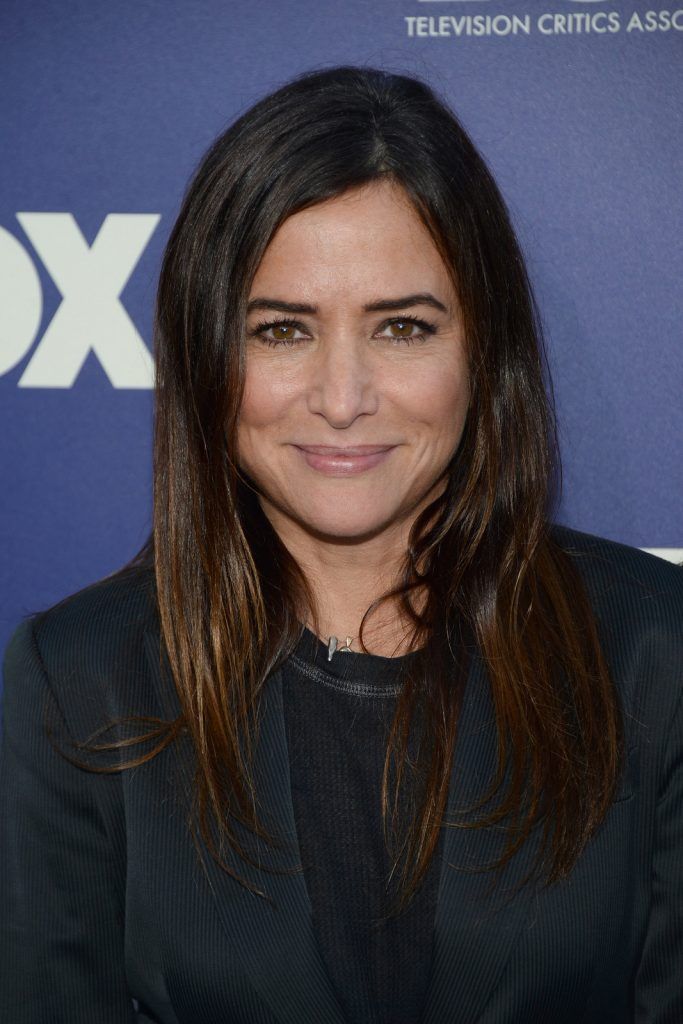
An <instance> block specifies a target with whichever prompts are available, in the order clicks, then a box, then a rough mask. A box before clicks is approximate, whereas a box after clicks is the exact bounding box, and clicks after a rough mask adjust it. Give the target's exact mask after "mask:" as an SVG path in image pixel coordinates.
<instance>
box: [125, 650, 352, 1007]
mask: <svg viewBox="0 0 683 1024" xmlns="http://www.w3.org/2000/svg"><path fill="white" fill-rule="evenodd" d="M145 647H146V651H147V656H148V660H149V663H150V667H151V670H152V675H153V678H154V680H155V682H156V686H157V689H158V691H159V699H160V702H161V705H162V708H163V709H164V713H165V714H167V715H169V716H173V717H175V716H176V715H177V714H178V713H179V710H180V709H179V704H178V700H177V695H176V693H175V687H174V686H173V682H172V678H171V673H170V669H169V668H168V665H167V662H166V663H165V665H164V667H162V668H161V669H160V666H159V647H160V645H159V637H158V635H157V633H156V631H154V630H149V631H147V632H146V633H145ZM254 774H255V782H256V790H257V793H258V794H259V798H260V808H259V812H260V815H261V820H262V821H263V822H264V823H265V825H266V827H267V828H268V829H269V830H272V831H275V832H276V833H277V835H278V836H282V837H284V838H285V840H286V841H287V843H288V845H287V846H286V847H285V848H284V849H281V850H277V849H276V850H272V849H271V848H270V847H268V846H267V845H266V844H265V843H263V842H261V843H260V844H259V846H258V859H259V861H260V863H261V864H263V865H264V866H265V867H266V868H268V867H274V868H277V869H279V870H282V869H283V868H284V869H288V870H289V872H290V873H288V874H284V873H283V874H274V873H270V872H268V871H263V872H262V871H259V870H258V869H257V868H255V867H253V866H252V865H250V864H249V863H248V862H246V861H244V860H242V859H241V858H240V857H239V856H238V855H237V854H236V853H234V852H233V851H232V850H228V851H226V853H225V859H226V861H227V863H228V864H229V865H230V867H231V868H232V869H233V870H235V871H236V872H237V873H238V874H239V875H240V877H242V878H247V879H248V880H249V882H250V883H252V884H254V885H255V886H256V887H257V888H258V889H261V890H263V891H265V892H266V893H267V894H268V896H270V897H271V898H272V900H273V901H274V904H271V903H268V902H267V901H266V900H265V899H264V898H263V897H262V896H257V895H254V894H252V893H250V892H249V891H248V890H247V889H246V888H245V887H244V886H243V885H241V884H240V883H239V882H237V881H236V880H235V879H234V878H231V877H230V876H229V875H228V874H226V873H225V872H224V871H222V870H221V869H220V868H219V867H218V865H217V864H216V862H215V861H214V860H213V858H212V857H211V856H210V854H209V853H208V851H207V850H206V847H205V845H204V843H203V842H202V843H201V849H202V853H203V859H204V863H205V866H206V874H204V872H202V871H199V875H201V877H202V878H203V879H204V884H206V883H207V882H208V888H209V890H210V894H211V898H212V899H213V901H214V904H215V907H216V910H217V913H218V915H219V917H220V920H221V922H222V925H223V929H224V931H225V934H226V937H227V939H228V941H229V943H230V945H231V948H232V949H233V950H234V951H235V952H236V953H237V954H238V955H239V956H240V957H241V960H242V963H243V967H244V970H245V972H246V974H247V975H248V977H249V979H250V981H251V983H252V984H253V985H254V987H255V989H256V990H257V991H258V992H259V994H260V996H261V998H262V999H263V1000H264V1001H265V1002H266V1003H267V1004H268V1006H269V1007H270V1010H271V1012H272V1014H273V1016H274V1017H275V1018H276V1019H277V1020H278V1021H280V1022H281V1024H301V1021H304V1020H321V1021H322V1020H324V1021H325V1022H329V1024H344V1015H343V1012H342V1009H341V1006H340V1005H339V1002H338V1000H337V997H336V994H335V992H334V989H333V986H332V982H331V980H330V978H329V975H328V974H327V972H326V969H325V965H324V962H323V960H322V956H321V953H320V950H319V947H318V945H317V942H316V939H315V934H314V930H313V922H312V912H311V904H310V899H309V896H308V890H307V888H306V883H305V879H304V875H303V872H302V871H301V868H300V862H299V855H298V843H297V839H296V824H295V819H294V809H293V806H292V798H291V791H290V783H289V754H288V749H287V737H286V732H285V720H284V709H283V698H282V676H281V673H280V672H279V671H277V672H275V673H273V675H272V676H270V677H269V679H268V681H267V683H266V686H265V688H264V691H263V704H262V715H261V725H260V734H259V742H258V747H257V750H256V756H255V763H254ZM186 785H188V786H189V776H188V777H187V778H186ZM235 828H236V831H237V832H238V834H239V838H240V841H244V843H245V845H246V846H247V848H248V849H249V850H250V852H251V851H253V850H254V843H253V840H252V841H251V842H250V836H249V833H247V831H246V829H244V828H243V827H242V826H240V825H239V823H238V824H237V825H236V826H235ZM252 855H253V854H252ZM297 867H298V868H299V870H298V871H292V869H295V868H297ZM190 886H192V888H193V887H194V883H190V882H189V880H188V892H189V891H191V888H190Z"/></svg>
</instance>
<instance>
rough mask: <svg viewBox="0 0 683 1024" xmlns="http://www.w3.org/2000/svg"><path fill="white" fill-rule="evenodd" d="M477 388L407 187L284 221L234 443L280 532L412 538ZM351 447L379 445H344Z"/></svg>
mask: <svg viewBox="0 0 683 1024" xmlns="http://www.w3.org/2000/svg"><path fill="white" fill-rule="evenodd" d="M468 397H469V389H468V372H467V361H466V355H465V340H464V336H463V324H462V318H461V313H460V310H459V307H458V301H457V297H456V294H455V290H454V287H453V284H452V283H451V280H450V277H449V275H448V272H447V270H446V266H445V265H444V262H443V260H442V259H441V256H440V255H439V253H438V251H437V249H436V247H435V246H434V243H433V242H432V240H431V238H430V236H429V233H428V232H427V230H426V228H425V227H424V226H423V225H422V223H421V221H420V220H419V218H418V216H417V214H416V213H415V211H414V210H413V208H412V207H411V205H410V204H409V201H408V199H407V198H406V196H405V193H404V192H403V191H402V190H401V189H399V188H398V187H397V186H395V185H393V184H390V183H388V182H382V183H373V184H371V185H369V186H366V187H363V188H361V189H354V190H352V191H349V192H346V193H345V194H344V195H343V196H339V197H337V198H335V199H331V200H327V201H325V202H322V203H320V204H318V205H316V206H314V207H311V208H309V209H307V210H303V211H301V212H299V213H296V214H294V215H293V216H291V217H289V218H288V219H287V220H286V221H285V222H284V223H283V224H282V226H281V227H280V228H279V230H278V231H277V232H276V234H275V235H274V237H273V239H272V241H271V243H270V245H269V246H268V248H267V250H266V252H265V254H264V257H263V260H262V262H261V264H260V266H259V268H258V271H257V273H256V275H255V277H254V281H253V284H252V288H251V293H250V303H249V312H248V318H247V359H246V385H245V392H244V398H243V402H242V407H241V411H240V419H239V425H238V449H239V459H240V465H241V467H242V468H243V469H244V470H245V471H246V472H247V473H248V475H249V476H250V477H251V479H252V481H253V482H254V483H255V484H256V486H257V488H258V490H259V492H260V501H261V505H262V507H263V510H264V512H265V514H266V515H267V517H268V518H269V519H270V521H271V523H272V524H273V526H274V528H275V529H276V531H277V532H278V534H279V535H280V536H281V537H282V538H283V540H285V542H286V540H287V537H288V535H289V536H292V535H293V534H292V531H293V532H294V533H295V534H297V535H298V536H299V539H300V535H301V531H304V532H305V533H306V534H308V535H309V536H315V537H317V539H319V540H323V541H334V540H335V539H342V538H343V539H345V540H346V541H348V540H352V539H357V540H359V541H360V540H361V539H364V538H369V537H371V536H377V535H378V534H381V533H385V532H386V533H387V539H390V536H389V535H391V534H392V533H395V532H396V531H400V532H401V534H402V535H403V528H404V527H406V525H407V526H409V525H410V523H411V522H412V521H413V519H414V518H415V516H416V515H417V514H418V513H419V512H420V511H421V509H422V508H423V507H424V506H425V505H427V504H428V503H429V501H431V500H432V498H433V497H435V496H436V494H437V493H439V492H440V491H441V490H442V488H443V481H442V482H441V486H439V478H440V477H441V475H442V473H443V470H444V468H445V467H446V465H447V463H448V462H449V460H450V458H451V456H452V454H453V452H454V450H455V449H456V447H457V445H458V442H459V441H460V437H461V435H462V431H463V427H464V423H465V415H466V411H467V404H468ZM307 446H329V449H326V451H328V452H329V454H328V455H326V456H323V457H322V458H321V457H316V456H315V455H314V454H308V455H307V454H306V453H305V452H304V451H303V450H302V448H304V447H307ZM356 446H373V447H375V446H381V447H382V448H385V449H386V450H385V451H384V453H382V454H380V455H375V456H368V455H365V456H361V457H360V458H358V457H357V456H356V458H354V457H353V455H349V454H348V453H347V454H346V455H344V449H349V448H351V449H353V448H355V447H356ZM335 450H337V451H338V452H339V454H338V455H337V457H336V458H335V456H334V452H335Z"/></svg>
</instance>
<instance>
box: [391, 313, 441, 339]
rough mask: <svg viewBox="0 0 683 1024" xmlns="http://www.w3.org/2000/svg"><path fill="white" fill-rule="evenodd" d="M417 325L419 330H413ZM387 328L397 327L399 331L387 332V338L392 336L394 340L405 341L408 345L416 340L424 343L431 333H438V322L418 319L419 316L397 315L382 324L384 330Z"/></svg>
mask: <svg viewBox="0 0 683 1024" xmlns="http://www.w3.org/2000/svg"><path fill="white" fill-rule="evenodd" d="M415 327H417V328H418V330H417V332H414V331H413V328H415ZM387 328H392V329H393V328H396V331H397V332H398V333H395V334H385V335H384V337H385V338H390V339H391V340H392V341H394V342H398V343H400V342H403V343H404V344H406V345H412V344H415V342H419V343H422V342H423V341H426V340H427V338H428V337H429V335H430V334H435V333H436V324H429V323H427V321H426V320H418V319H417V317H412V316H402V317H395V318H394V319H393V320H387V322H386V323H385V324H383V326H382V330H386V329H387Z"/></svg>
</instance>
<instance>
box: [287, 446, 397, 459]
mask: <svg viewBox="0 0 683 1024" xmlns="http://www.w3.org/2000/svg"><path fill="white" fill-rule="evenodd" d="M294 447H295V448H300V449H301V451H303V452H310V453H311V454H312V455H334V456H342V457H344V456H347V457H351V456H352V455H356V456H358V455H375V454H377V452H386V451H388V450H389V448H393V447H395V446H394V445H392V444H357V445H351V446H349V447H347V448H337V447H333V446H332V445H327V444H297V445H295V446H294Z"/></svg>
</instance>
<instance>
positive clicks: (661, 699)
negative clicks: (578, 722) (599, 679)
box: [551, 526, 683, 737]
mask: <svg viewBox="0 0 683 1024" xmlns="http://www.w3.org/2000/svg"><path fill="white" fill-rule="evenodd" d="M551 536H552V538H553V540H554V541H555V543H556V544H557V546H558V547H560V548H561V549H562V550H563V551H564V552H565V553H566V554H567V555H568V556H569V558H571V560H572V562H573V564H574V565H575V567H576V569H577V570H578V572H579V574H580V577H581V579H582V582H583V583H584V586H585V588H586V593H587V595H588V599H589V602H590V604H591V607H592V609H593V612H594V615H595V618H596V622H597V625H598V630H599V633H600V639H601V643H602V645H603V649H604V651H605V655H606V657H607V660H608V663H609V665H610V669H611V672H612V675H613V678H614V681H615V683H616V685H617V688H618V689H619V691H620V694H621V697H622V699H623V701H624V704H625V706H626V708H627V710H628V711H629V712H630V716H629V717H630V718H631V723H632V725H634V723H635V722H636V721H640V722H642V723H644V724H646V725H647V727H648V728H649V729H651V731H652V736H656V735H659V736H660V737H663V736H665V735H666V734H667V731H668V729H669V725H670V723H671V721H672V720H673V719H674V718H675V717H676V714H677V709H678V710H679V711H680V710H681V709H682V705H683V567H681V566H679V565H676V564H674V563H672V562H667V561H665V560H664V559H662V558H658V557H656V556H655V555H651V554H649V553H647V552H645V551H641V550H640V549H638V548H634V547H630V546H629V545H627V544H619V543H617V542H616V541H611V540H607V539H605V538H604V537H596V536H593V535H592V534H587V533H581V532H579V531H577V530H570V529H568V528H567V527H560V526H554V527H553V528H552V530H551ZM634 728H635V725H634Z"/></svg>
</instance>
